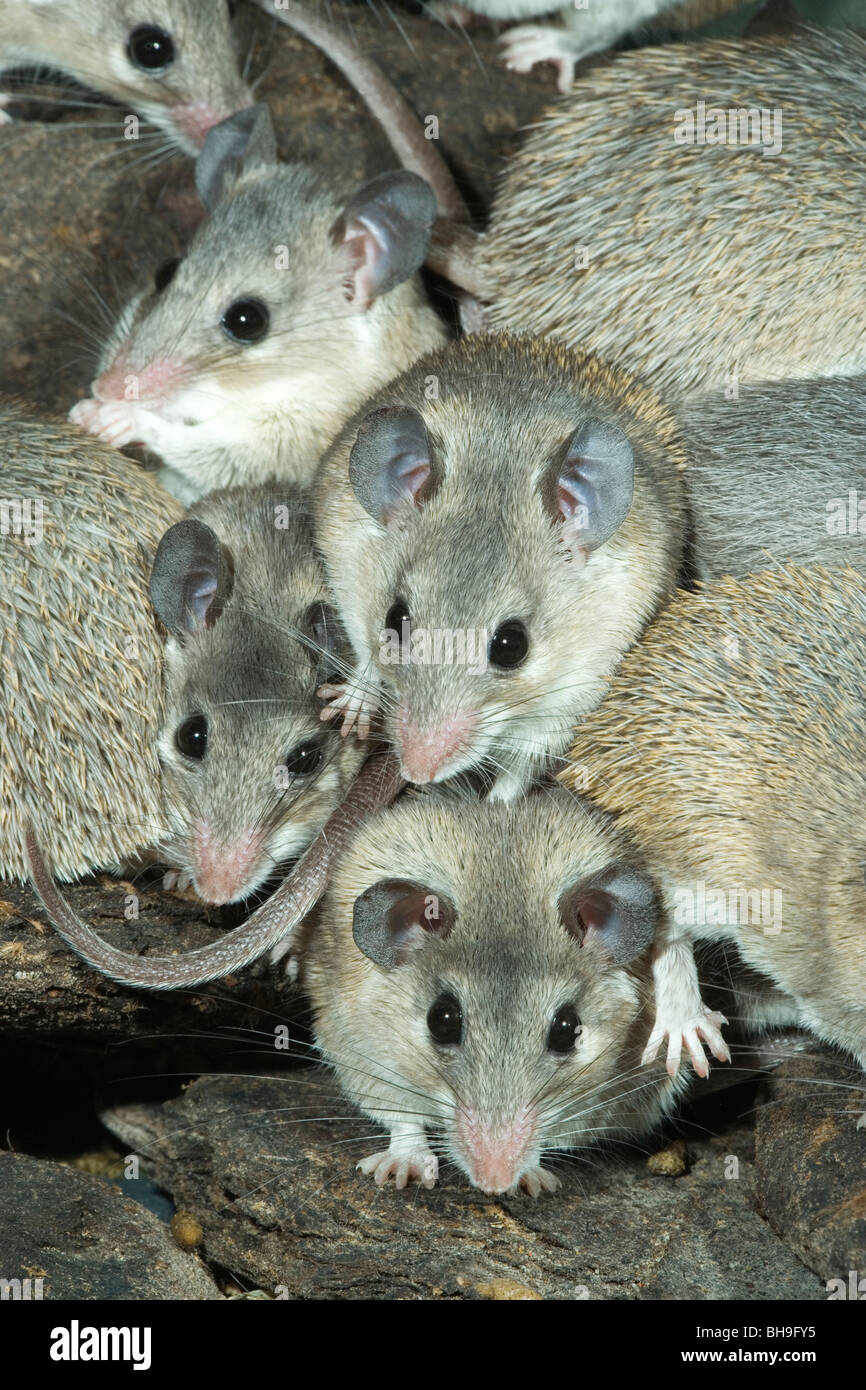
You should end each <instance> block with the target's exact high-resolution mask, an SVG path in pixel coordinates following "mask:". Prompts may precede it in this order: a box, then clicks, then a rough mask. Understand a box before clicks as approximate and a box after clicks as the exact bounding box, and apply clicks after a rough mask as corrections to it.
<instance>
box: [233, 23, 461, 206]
mask: <svg viewBox="0 0 866 1390" xmlns="http://www.w3.org/2000/svg"><path fill="white" fill-rule="evenodd" d="M259 4H260V5H261V7H262V8H263V9H266V10H267V11H268V13H269V14H271V15H273V16H275V18H277V19H278V20H279V21H280V22H281V23H282V24H287V25H288V26H289V28H291V29H294V30H295V32H296V33H298V34H300V35H301V37H302V38H305V39H307V40H308V41H309V42H310V43H312V44H314V45H315V46H316V48H319V49H321V50H322V52H323V53H324V54H325V56H326V57H327V58H330V60H331V62H332V63H334V64H335V66H336V67H338V68H339V69H340V71H341V72H342V73H343V75H344V77H346V78H348V80H349V82H350V83H351V84H352V86H353V87H354V88H355V91H356V92H357V93H358V95H359V96H360V97H362V99H363V100H364V102H365V103H366V105H367V107H368V108H369V110H370V111H371V113H372V114H373V116H374V117H375V118H376V120H377V121H378V122H379V124H380V125H381V127H382V129H383V130H384V132H385V134H386V135H387V137H388V141H389V144H390V145H391V148H392V149H393V151H394V153H395V154H396V156H397V158H398V159H399V160H400V163H401V164H402V165H403V167H404V169H409V170H410V171H411V172H412V173H413V174H419V175H420V176H421V178H422V179H426V181H427V183H429V185H430V187H431V188H432V189H433V192H434V193H435V194H436V202H437V205H438V207H439V212H440V213H441V214H442V216H443V217H449V218H452V219H453V220H454V221H455V222H466V221H468V220H469V212H468V209H467V207H466V204H465V202H464V200H463V196H462V194H461V192H460V190H459V188H458V187H457V184H456V183H455V182H454V179H453V177H452V175H451V171H450V170H449V168H448V166H447V164H446V163H445V161H444V159H443V158H442V156H441V155H440V154H439V153H438V151H437V150H436V149H435V141H433V140H428V139H427V137H426V135H425V133H424V128H423V126H422V125H421V122H420V121H419V119H418V117H417V116H416V114H415V112H414V111H413V110H412V108H411V106H410V105H409V103H408V102H407V101H406V100H405V98H404V97H402V96H401V95H400V93H399V92H398V91H397V89H396V87H395V86H394V85H393V84H392V83H391V82H390V81H389V80H388V78H387V77H386V76H385V74H384V73H383V72H382V70H381V68H379V67H377V65H376V64H375V63H374V62H373V61H372V59H370V58H367V57H365V56H364V54H363V53H361V52H360V51H359V50H358V48H357V47H356V46H355V44H354V43H352V42H351V40H350V39H348V38H346V37H345V36H344V35H343V34H341V33H339V32H338V31H337V30H336V29H335V28H333V27H332V26H331V25H330V24H328V23H326V22H325V21H324V20H323V19H321V18H320V17H319V16H318V15H316V14H313V13H312V11H311V10H309V9H307V8H306V7H305V6H303V5H300V4H292V5H289V6H288V7H287V8H286V9H278V10H277V9H274V8H273V6H272V5H269V4H267V0H259Z"/></svg>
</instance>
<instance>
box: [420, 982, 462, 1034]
mask: <svg viewBox="0 0 866 1390" xmlns="http://www.w3.org/2000/svg"><path fill="white" fill-rule="evenodd" d="M427 1027H428V1028H429V1029H430V1036H431V1037H432V1039H433V1041H434V1042H438V1043H442V1044H443V1045H447V1044H449V1043H451V1044H454V1043H459V1042H460V1040H461V1039H462V1037H463V1012H462V1010H461V1008H460V1005H459V1004H458V1002H457V1000H456V999H455V998H454V995H453V994H440V995H439V998H438V999H434V1001H433V1003H432V1004H431V1005H430V1009H429V1011H428V1014H427Z"/></svg>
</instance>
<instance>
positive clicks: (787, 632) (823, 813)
mask: <svg viewBox="0 0 866 1390" xmlns="http://www.w3.org/2000/svg"><path fill="white" fill-rule="evenodd" d="M864 658H866V576H864V574H863V573H862V571H860V570H855V569H854V568H853V567H852V566H850V565H846V564H845V563H844V554H843V555H842V556H841V557H840V563H839V564H838V565H835V566H827V565H823V566H822V565H817V564H812V565H801V566H792V565H780V566H777V567H775V568H773V569H767V570H763V571H759V572H758V573H756V574H753V575H747V576H745V577H743V578H740V579H735V578H733V577H725V578H721V579H716V580H714V581H712V583H710V584H707V585H706V586H705V587H702V588H701V589H700V590H699V591H698V592H697V593H694V594H682V595H679V596H677V598H676V599H675V600H674V601H673V602H672V603H670V604H669V605H668V607H667V608H666V609H665V610H664V611H663V612H662V613H661V615H660V616H659V617H658V618H657V619H656V621H655V622H654V623H653V624H652V626H651V627H650V628H649V630H648V632H647V633H646V634H645V636H644V638H643V640H642V641H641V642H640V643H639V644H638V645H637V646H636V647H635V648H634V649H633V650H632V651H631V652H630V653H629V654H628V655H627V656H626V658H625V659H624V661H623V662H622V665H621V666H620V668H619V670H618V671H617V673H616V675H615V676H614V678H613V680H612V682H611V686H610V689H609V691H608V694H607V695H606V697H605V699H604V700H603V701H602V702H601V704H600V705H599V706H598V708H597V709H596V710H595V711H594V712H593V713H592V714H591V715H589V717H588V718H587V719H586V720H585V721H584V722H583V723H582V724H581V725H579V726H578V728H577V729H576V731H575V736H574V740H573V742H572V745H571V748H570V749H569V752H568V757H567V764H566V767H565V768H564V770H562V771H561V772H560V774H559V776H560V780H561V782H562V783H563V784H564V785H565V786H567V787H569V788H571V789H572V790H574V791H577V790H579V791H580V793H581V794H582V795H585V796H587V797H588V798H589V799H591V801H592V802H593V804H594V805H595V806H597V807H598V808H599V809H601V810H603V811H605V812H607V813H609V814H612V815H614V816H615V817H616V823H617V827H618V829H620V830H621V831H622V832H623V833H624V834H626V835H628V836H630V837H631V838H632V840H633V841H634V843H635V845H636V847H637V850H638V851H639V853H640V854H641V855H642V856H643V857H644V859H645V861H646V862H647V863H649V864H650V865H652V867H653V872H654V874H655V876H656V878H657V881H658V882H659V883H660V884H662V885H663V887H664V897H665V902H666V904H667V910H666V912H665V914H664V920H663V922H662V925H661V927H660V929H659V930H658V931H657V933H656V937H655V941H654V944H653V966H652V968H653V979H654V991H655V997H656V1020H655V1023H654V1025H653V1029H652V1032H651V1035H650V1037H649V1039H648V1040H647V1045H646V1048H645V1050H644V1054H643V1056H644V1060H646V1061H650V1060H653V1059H654V1058H655V1056H656V1055H657V1053H658V1052H659V1050H660V1049H661V1047H662V1046H663V1044H664V1043H665V1040H667V1066H668V1069H669V1071H670V1072H672V1073H673V1072H676V1071H677V1070H678V1068H679V1067H680V1061H681V1057H682V1054H683V1048H684V1047H685V1049H686V1051H687V1052H688V1054H689V1056H690V1058H691V1061H692V1065H693V1066H694V1069H695V1070H696V1071H697V1072H698V1073H699V1074H701V1075H705V1074H706V1071H707V1066H708V1063H707V1059H706V1054H705V1052H704V1047H703V1044H704V1042H706V1043H707V1044H708V1045H709V1048H710V1050H711V1052H712V1053H713V1055H714V1056H716V1057H717V1058H718V1059H719V1060H721V1061H724V1060H726V1058H727V1047H726V1045H725V1043H724V1040H723V1038H722V1035H721V1027H722V1025H723V1023H724V1022H725V1020H724V1019H723V1018H722V1017H721V1015H718V1014H714V1013H713V1012H712V1011H710V1010H708V1009H707V1008H706V1007H705V1006H704V1004H703V1001H702V999H701V995H700V989H699V986H698V979H697V974H696V971H695V966H694V947H695V945H696V944H697V943H699V942H709V943H719V944H724V943H726V942H730V943H731V944H733V945H734V946H735V947H736V949H737V951H738V952H739V954H740V956H741V957H742V958H743V960H744V961H745V963H746V964H747V965H749V966H751V967H752V968H753V969H755V970H757V971H758V972H759V973H761V974H763V975H765V976H767V977H768V978H769V979H771V980H772V982H773V983H774V984H775V985H776V986H777V987H778V988H779V989H780V990H782V991H783V992H784V994H785V995H786V996H790V997H791V998H793V999H794V1000H795V1001H796V1004H797V1012H798V1015H799V1017H798V1018H796V1019H795V1020H794V1022H796V1023H797V1024H798V1026H800V1027H803V1028H806V1029H808V1030H809V1031H811V1032H812V1033H814V1034H816V1035H817V1036H818V1037H819V1038H821V1039H822V1040H823V1041H824V1042H827V1043H830V1044H831V1045H833V1046H836V1047H840V1048H842V1049H843V1050H844V1051H845V1052H847V1053H850V1054H851V1055H853V1057H854V1058H855V1059H856V1061H857V1062H858V1063H859V1065H860V1066H861V1067H866V988H864V986H866V976H864V960H866V957H864V952H863V947H862V937H863V922H864V921H866V758H864V748H866V721H864V717H863V708H864V706H863V694H864V686H863V665H864Z"/></svg>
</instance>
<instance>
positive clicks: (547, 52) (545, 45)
mask: <svg viewBox="0 0 866 1390" xmlns="http://www.w3.org/2000/svg"><path fill="white" fill-rule="evenodd" d="M499 42H500V44H501V45H502V51H503V57H504V59H505V66H506V67H507V68H509V69H510V71H511V72H530V71H531V69H532V68H534V67H535V65H536V64H537V63H552V64H553V66H554V67H555V68H556V71H557V74H558V75H557V79H556V86H557V89H558V90H559V91H560V92H562V93H563V95H564V94H565V93H567V92H570V91H571V87H572V83H573V82H574V65H575V63H576V61H577V58H576V55H575V52H574V42H573V39H571V37H570V36H569V35H568V34H566V33H564V31H563V30H561V29H555V28H553V26H552V25H547V24H517V25H515V27H514V28H513V29H508V30H507V31H506V32H505V33H504V34H503V35H502V38H501V39H500V40H499Z"/></svg>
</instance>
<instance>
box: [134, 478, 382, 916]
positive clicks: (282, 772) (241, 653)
mask: <svg viewBox="0 0 866 1390" xmlns="http://www.w3.org/2000/svg"><path fill="white" fill-rule="evenodd" d="M149 588H150V595H151V600H152V603H153V607H154V610H155V612H156V614H157V616H158V617H159V619H160V621H161V623H162V625H163V627H164V628H165V630H166V633H167V642H166V647H165V658H164V671H165V677H164V716H163V719H162V723H161V727H160V731H159V737H158V742H157V749H158V756H159V763H160V769H161V775H162V788H163V799H164V804H165V818H166V823H167V833H166V835H165V837H164V838H163V839H162V841H161V842H160V844H159V846H158V848H157V851H156V853H157V857H158V858H159V860H160V862H161V863H165V864H169V865H172V866H174V870H175V872H174V874H173V875H172V878H171V881H172V883H173V885H174V886H187V885H191V886H192V888H193V889H194V890H195V892H196V893H197V894H198V896H199V897H200V898H202V899H203V900H204V901H205V902H208V903H218V904H225V903H236V902H242V901H244V900H246V899H248V898H250V897H251V896H252V895H253V894H254V893H256V891H257V890H258V889H260V888H261V887H262V886H263V885H264V884H265V883H266V882H267V880H268V879H269V878H270V877H271V876H272V875H273V874H274V872H275V871H276V870H277V869H278V868H279V867H280V866H281V865H284V864H286V863H287V862H289V861H292V860H294V859H296V858H297V857H298V856H299V855H300V854H301V853H302V851H304V850H305V849H306V848H307V846H308V845H309V844H310V842H311V841H312V840H313V839H314V838H315V836H316V834H317V833H318V831H319V830H320V829H321V828H322V826H323V825H324V824H325V822H326V820H327V819H328V816H329V815H330V813H331V812H332V811H333V810H334V809H335V807H336V806H338V805H339V804H340V803H341V802H342V801H343V799H344V796H345V794H346V791H347V789H348V787H349V785H350V783H351V782H352V781H353V779H354V777H355V774H356V773H357V771H358V769H359V767H360V764H361V762H362V761H363V758H364V753H365V750H364V749H362V748H360V747H358V746H356V747H354V748H352V747H348V748H347V745H346V740H345V739H341V738H340V737H339V735H338V734H337V732H336V731H334V730H330V729H326V728H325V727H324V726H323V724H322V721H321V720H320V719H319V710H320V702H319V700H318V699H317V697H316V690H317V688H318V686H319V685H320V684H321V683H322V680H323V679H324V678H327V676H328V674H329V673H330V674H331V675H333V672H334V670H335V669H336V670H337V671H339V670H341V669H342V665H343V664H344V662H345V653H346V650H347V645H346V640H345V637H344V635H343V633H342V630H341V627H340V624H339V621H338V619H337V617H336V614H335V612H334V609H333V606H332V604H331V602H330V598H329V594H328V589H327V585H326V582H325V574H324V568H323V566H322V564H321V561H320V560H319V559H318V556H317V555H316V552H315V550H314V547H313V538H312V523H311V519H310V511H309V505H308V501H307V498H306V496H305V494H303V493H302V492H300V491H299V490H298V489H292V488H289V487H285V486H279V485H277V484H264V485H261V486H259V487H254V488H240V489H235V490H228V491H222V492H215V493H211V494H210V495H209V496H208V497H207V498H205V499H203V500H202V501H200V502H198V503H197V504H196V505H195V506H194V507H193V508H191V509H190V511H189V513H188V515H187V516H186V517H185V518H184V520H182V521H179V522H177V523H176V524H175V525H174V526H172V527H171V528H170V529H169V530H168V531H166V533H165V534H164V535H163V537H162V538H161V540H160V543H159V546H158V548H157V551H156V555H155V557H154V562H153V568H152V571H151V575H150V582H149Z"/></svg>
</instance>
